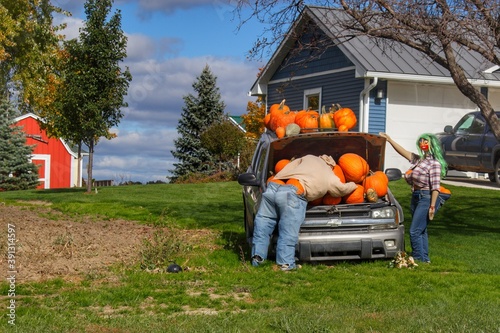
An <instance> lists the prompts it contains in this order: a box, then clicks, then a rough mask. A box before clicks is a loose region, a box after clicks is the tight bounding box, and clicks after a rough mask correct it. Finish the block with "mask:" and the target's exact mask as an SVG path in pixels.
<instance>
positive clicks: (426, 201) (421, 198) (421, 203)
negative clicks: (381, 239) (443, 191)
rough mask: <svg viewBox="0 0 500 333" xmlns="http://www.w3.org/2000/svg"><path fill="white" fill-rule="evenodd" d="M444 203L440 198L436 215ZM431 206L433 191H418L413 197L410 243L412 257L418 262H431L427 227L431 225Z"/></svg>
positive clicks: (437, 202) (435, 211)
mask: <svg viewBox="0 0 500 333" xmlns="http://www.w3.org/2000/svg"><path fill="white" fill-rule="evenodd" d="M443 203H444V201H443V200H442V199H441V198H439V197H438V199H437V201H436V207H435V210H434V215H436V214H437V212H438V209H439V207H441V205H442V204H443ZM430 206H431V191H429V190H416V191H413V194H412V197H411V205H410V209H411V214H412V221H411V226H410V243H411V248H412V251H413V253H412V256H413V258H414V259H416V260H420V261H423V262H430V259H429V241H428V237H427V225H428V224H429V222H430V220H429V208H430Z"/></svg>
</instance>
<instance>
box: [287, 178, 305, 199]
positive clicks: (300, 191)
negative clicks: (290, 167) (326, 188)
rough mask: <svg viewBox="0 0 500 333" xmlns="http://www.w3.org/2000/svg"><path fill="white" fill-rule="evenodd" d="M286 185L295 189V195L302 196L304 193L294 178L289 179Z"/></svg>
mask: <svg viewBox="0 0 500 333" xmlns="http://www.w3.org/2000/svg"><path fill="white" fill-rule="evenodd" d="M286 185H293V186H295V187H296V188H297V194H299V195H300V194H303V193H304V187H303V186H302V184H301V183H300V182H299V180H298V179H295V178H290V179H288V180H287V181H286Z"/></svg>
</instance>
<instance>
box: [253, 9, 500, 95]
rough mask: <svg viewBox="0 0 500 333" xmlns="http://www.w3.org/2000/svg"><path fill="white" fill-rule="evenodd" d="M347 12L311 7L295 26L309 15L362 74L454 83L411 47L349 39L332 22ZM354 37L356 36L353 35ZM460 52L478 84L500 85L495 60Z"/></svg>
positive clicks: (271, 68) (282, 52) (270, 68)
mask: <svg viewBox="0 0 500 333" xmlns="http://www.w3.org/2000/svg"><path fill="white" fill-rule="evenodd" d="M343 15H345V14H344V13H343V11H342V10H338V9H332V8H328V7H313V6H311V7H309V6H307V7H306V8H305V9H304V11H303V12H302V14H301V16H300V17H299V18H298V20H297V21H296V22H295V23H294V25H293V26H292V27H291V29H293V28H294V27H296V26H300V25H301V24H305V21H307V20H308V19H309V18H310V19H312V20H313V22H314V23H316V24H317V25H318V26H319V27H320V28H321V29H322V30H323V31H324V33H326V34H327V35H328V36H329V37H330V38H332V40H333V41H334V42H335V43H337V45H338V47H339V48H340V49H341V50H342V52H343V53H344V54H345V55H346V56H347V57H348V58H349V60H350V61H352V62H353V63H354V64H355V65H356V73H357V76H358V77H366V78H372V77H378V78H384V79H404V80H412V81H421V82H443V83H453V81H452V79H451V75H450V73H449V71H448V70H447V69H445V68H444V67H442V66H441V65H439V64H438V63H436V62H434V61H432V60H431V59H430V58H429V57H428V56H427V55H425V54H423V53H421V52H420V51H417V50H415V49H412V48H410V47H409V46H406V45H403V44H401V43H398V42H394V41H387V40H382V39H379V38H375V37H369V36H366V35H358V36H355V37H354V38H350V39H346V38H345V32H342V31H340V30H339V28H338V25H335V24H333V23H332V22H336V21H339V20H341V19H342V16H343ZM343 34H344V35H343ZM289 35H291V34H289ZM350 36H351V37H352V34H350ZM342 38H344V39H342ZM289 39H290V38H285V39H284V40H283V42H282V43H281V45H280V46H279V48H278V49H277V50H276V52H275V53H274V55H273V57H272V58H271V59H270V61H269V63H268V64H267V66H266V68H265V69H264V71H263V72H262V75H261V76H260V77H259V78H258V79H257V81H256V82H255V84H254V85H253V87H252V90H251V93H253V94H258V92H259V91H260V90H262V89H264V86H265V85H266V84H267V82H268V81H269V80H270V76H271V75H272V73H274V72H275V71H276V69H277V68H278V67H277V66H279V64H280V63H281V61H282V60H283V58H284V57H285V56H286V54H287V52H288V49H289V48H290V47H291V45H292V44H291V43H292V42H291V41H290V40H289ZM457 54H458V55H459V57H458V62H459V64H460V65H461V66H462V67H463V68H464V70H465V73H466V75H467V78H468V79H470V80H473V81H477V82H476V84H478V85H494V86H500V72H498V71H495V70H494V69H496V67H495V65H494V64H493V63H491V62H489V61H487V60H486V59H484V58H483V57H482V56H481V55H480V54H479V53H477V52H474V51H471V50H468V49H466V48H463V47H461V48H459V49H457ZM491 69H493V70H491Z"/></svg>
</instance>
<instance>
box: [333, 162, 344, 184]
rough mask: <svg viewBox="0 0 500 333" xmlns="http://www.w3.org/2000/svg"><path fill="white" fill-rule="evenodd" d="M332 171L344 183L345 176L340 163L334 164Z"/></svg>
mask: <svg viewBox="0 0 500 333" xmlns="http://www.w3.org/2000/svg"><path fill="white" fill-rule="evenodd" d="M332 170H333V173H334V174H335V175H336V176H337V177H339V179H340V181H341V182H342V183H345V176H344V171H342V168H341V167H340V165H338V164H336V165H335V166H334V167H333V169H332Z"/></svg>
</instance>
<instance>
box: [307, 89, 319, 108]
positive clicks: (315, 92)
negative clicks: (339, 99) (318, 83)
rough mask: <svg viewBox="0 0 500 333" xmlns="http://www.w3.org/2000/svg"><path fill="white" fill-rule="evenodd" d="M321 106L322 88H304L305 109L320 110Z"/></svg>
mask: <svg viewBox="0 0 500 333" xmlns="http://www.w3.org/2000/svg"><path fill="white" fill-rule="evenodd" d="M320 107H321V88H316V89H306V90H304V110H309V109H311V110H316V111H319V109H320Z"/></svg>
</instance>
